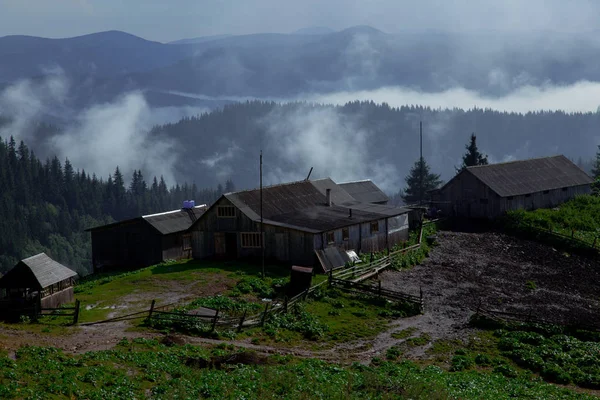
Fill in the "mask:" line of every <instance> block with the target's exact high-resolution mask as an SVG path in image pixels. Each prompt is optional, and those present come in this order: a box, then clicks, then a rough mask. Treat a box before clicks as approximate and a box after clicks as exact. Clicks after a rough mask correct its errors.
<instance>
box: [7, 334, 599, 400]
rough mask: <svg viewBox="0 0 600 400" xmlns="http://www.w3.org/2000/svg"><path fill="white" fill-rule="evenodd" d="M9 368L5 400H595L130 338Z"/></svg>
mask: <svg viewBox="0 0 600 400" xmlns="http://www.w3.org/2000/svg"><path fill="white" fill-rule="evenodd" d="M374 361H375V360H374ZM0 365H1V371H2V372H1V374H0V397H1V398H3V399H17V398H32V399H33V398H87V399H107V398H111V399H112V398H122V399H130V398H144V397H149V396H150V397H152V398H155V399H172V398H215V399H230V398H246V399H274V398H282V397H283V398H288V399H306V398H327V399H363V398H372V399H390V398H399V397H401V398H412V399H450V398H461V399H482V398H486V399H508V398H515V397H517V398H540V399H541V398H544V399H550V398H554V399H558V398H560V399H586V398H589V399H591V398H592V397H591V396H586V395H585V394H582V393H576V392H574V391H572V390H569V389H566V388H560V387H557V386H553V385H549V384H546V383H543V382H541V381H540V380H538V379H535V378H533V379H532V378H530V377H525V376H522V375H518V376H517V377H514V378H507V377H506V376H504V375H503V374H501V373H494V372H477V371H473V370H469V371H461V372H445V371H444V370H442V369H441V368H439V367H436V366H427V367H424V368H422V367H418V366H417V365H415V364H413V363H410V362H387V361H379V362H374V363H373V365H372V366H365V365H360V364H352V365H348V366H343V365H338V364H331V363H327V362H324V361H320V360H314V359H305V360H299V359H295V358H292V357H289V356H271V357H266V356H262V355H259V354H257V353H253V352H249V351H244V350H240V349H235V348H233V347H232V346H226V345H220V346H217V347H213V348H201V347H193V346H189V345H186V346H177V345H175V346H167V345H164V344H160V343H158V342H157V341H154V340H144V339H135V340H133V341H127V340H125V339H124V340H122V341H121V343H120V344H119V345H118V346H117V347H116V348H115V349H114V350H109V351H95V352H88V353H85V354H82V355H78V356H71V355H67V354H64V353H63V352H61V351H60V350H57V349H53V348H42V347H23V348H21V349H20V350H18V351H17V353H16V360H12V359H10V358H8V357H7V356H6V355H2V356H0Z"/></svg>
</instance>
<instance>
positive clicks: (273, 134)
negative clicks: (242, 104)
mask: <svg viewBox="0 0 600 400" xmlns="http://www.w3.org/2000/svg"><path fill="white" fill-rule="evenodd" d="M262 123H263V124H264V126H265V128H266V139H267V141H266V142H267V148H266V151H267V152H268V153H269V158H271V157H273V158H274V159H276V160H277V162H275V163H268V164H267V166H266V168H265V183H266V184H275V183H280V182H287V181H294V180H301V179H304V178H306V175H307V174H308V171H309V170H310V168H311V167H314V171H313V173H312V175H311V178H319V177H321V178H322V177H331V178H332V179H333V180H335V181H336V182H343V181H350V180H357V179H371V180H373V181H374V182H375V183H376V184H378V185H379V186H380V187H381V188H382V189H384V190H388V191H395V190H397V187H398V185H399V182H398V174H397V171H396V167H395V166H394V165H392V164H389V163H386V162H382V161H380V160H378V158H377V157H369V139H370V138H371V136H372V134H371V132H369V131H368V130H365V129H361V128H359V127H358V124H357V123H356V121H354V120H353V119H351V118H348V117H343V116H342V115H340V114H339V113H338V112H336V111H335V109H333V108H313V107H309V106H307V107H298V108H296V109H294V110H291V111H285V112H283V111H281V109H275V111H273V112H271V113H270V114H269V115H268V116H267V117H266V118H264V119H263V121H262ZM273 165H276V167H273Z"/></svg>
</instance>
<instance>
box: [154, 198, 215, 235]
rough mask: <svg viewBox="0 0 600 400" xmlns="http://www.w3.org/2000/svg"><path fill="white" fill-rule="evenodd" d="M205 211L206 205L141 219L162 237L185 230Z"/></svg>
mask: <svg viewBox="0 0 600 400" xmlns="http://www.w3.org/2000/svg"><path fill="white" fill-rule="evenodd" d="M204 211H206V205H201V206H196V207H194V208H190V209H181V210H174V211H169V212H165V213H161V214H152V215H144V216H142V218H143V219H144V220H145V221H146V222H148V223H149V224H150V225H152V226H153V227H154V228H155V229H156V230H157V231H159V232H160V233H161V234H163V235H169V234H171V233H176V232H181V231H185V230H187V229H188V228H189V227H190V226H192V224H193V223H194V222H196V220H197V219H198V217H199V216H201V215H202V214H203V213H204Z"/></svg>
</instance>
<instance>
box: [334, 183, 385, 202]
mask: <svg viewBox="0 0 600 400" xmlns="http://www.w3.org/2000/svg"><path fill="white" fill-rule="evenodd" d="M339 186H340V187H341V188H342V189H344V190H345V191H346V192H347V193H348V194H349V195H350V196H352V197H354V198H355V199H356V200H358V201H361V202H363V203H384V202H387V201H389V200H390V198H389V197H388V196H387V195H386V194H385V193H383V191H382V190H381V189H379V188H378V187H377V186H376V185H375V184H374V183H373V181H371V180H368V179H367V180H364V181H354V182H344V183H340V184H339Z"/></svg>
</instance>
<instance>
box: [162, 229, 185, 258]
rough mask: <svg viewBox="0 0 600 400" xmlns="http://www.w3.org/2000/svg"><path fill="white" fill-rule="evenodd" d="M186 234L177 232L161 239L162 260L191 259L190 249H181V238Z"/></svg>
mask: <svg viewBox="0 0 600 400" xmlns="http://www.w3.org/2000/svg"><path fill="white" fill-rule="evenodd" d="M186 234H187V233H186V232H177V233H172V234H170V235H164V236H163V237H162V240H161V241H162V260H163V261H165V260H183V259H188V258H192V249H191V248H190V249H186V250H184V249H183V236H184V235H186Z"/></svg>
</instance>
